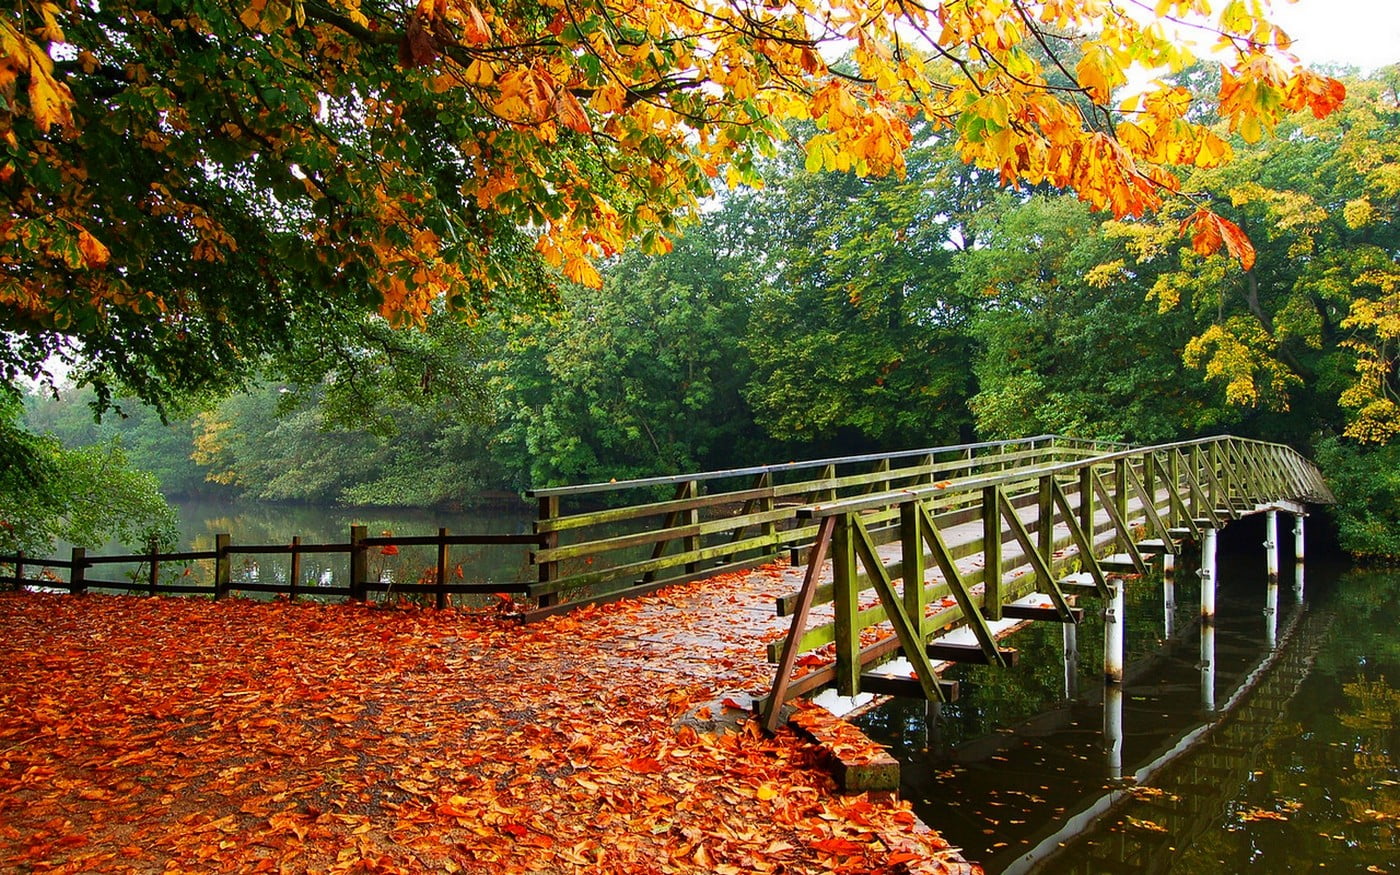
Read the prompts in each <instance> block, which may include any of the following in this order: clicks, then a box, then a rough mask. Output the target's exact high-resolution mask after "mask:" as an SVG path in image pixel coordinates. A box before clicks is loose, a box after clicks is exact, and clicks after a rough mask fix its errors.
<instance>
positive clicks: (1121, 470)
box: [1113, 458, 1132, 553]
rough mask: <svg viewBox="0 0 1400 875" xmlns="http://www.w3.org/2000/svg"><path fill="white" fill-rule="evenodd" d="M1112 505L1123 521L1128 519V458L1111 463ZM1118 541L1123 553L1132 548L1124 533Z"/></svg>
mask: <svg viewBox="0 0 1400 875" xmlns="http://www.w3.org/2000/svg"><path fill="white" fill-rule="evenodd" d="M1113 506H1114V507H1115V508H1117V509H1118V516H1119V518H1120V519H1122V520H1124V521H1125V522H1126V521H1127V519H1128V460H1127V459H1125V458H1120V459H1117V460H1115V461H1114V463H1113ZM1118 541H1119V543H1120V545H1121V548H1122V551H1123V552H1124V553H1127V552H1129V551H1130V550H1132V544H1131V543H1129V538H1128V536H1127V535H1126V534H1120V535H1119V536H1118Z"/></svg>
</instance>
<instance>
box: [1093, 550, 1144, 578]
mask: <svg viewBox="0 0 1400 875" xmlns="http://www.w3.org/2000/svg"><path fill="white" fill-rule="evenodd" d="M1099 567H1100V568H1102V569H1103V570H1104V571H1122V572H1126V573H1129V574H1135V573H1136V572H1137V566H1136V565H1134V564H1133V557H1131V556H1129V555H1128V554H1127V553H1114V554H1113V555H1112V556H1106V557H1104V558H1103V559H1100V560H1099Z"/></svg>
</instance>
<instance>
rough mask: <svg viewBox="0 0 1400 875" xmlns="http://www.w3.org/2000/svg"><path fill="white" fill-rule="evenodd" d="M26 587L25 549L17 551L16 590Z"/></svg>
mask: <svg viewBox="0 0 1400 875" xmlns="http://www.w3.org/2000/svg"><path fill="white" fill-rule="evenodd" d="M22 589H24V551H23V550H20V551H19V552H17V553H15V592H19V591H20V590H22Z"/></svg>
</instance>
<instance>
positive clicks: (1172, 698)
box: [858, 551, 1332, 873]
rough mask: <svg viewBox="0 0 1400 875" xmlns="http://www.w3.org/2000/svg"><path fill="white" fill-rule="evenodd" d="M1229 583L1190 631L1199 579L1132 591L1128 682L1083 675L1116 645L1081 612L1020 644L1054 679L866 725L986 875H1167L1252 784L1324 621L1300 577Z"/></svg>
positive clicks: (978, 692) (878, 717) (895, 708)
mask: <svg viewBox="0 0 1400 875" xmlns="http://www.w3.org/2000/svg"><path fill="white" fill-rule="evenodd" d="M1250 553H1251V554H1253V555H1251V556H1249V557H1248V558H1249V559H1250V560H1251V562H1252V561H1256V560H1257V553H1254V551H1250ZM1224 567H1225V573H1224V574H1222V575H1221V577H1222V579H1223V580H1224V582H1225V585H1224V586H1223V587H1222V592H1221V610H1220V611H1219V612H1218V613H1217V614H1215V617H1214V619H1215V622H1209V621H1207V622H1203V623H1202V622H1197V617H1198V616H1199V614H1197V609H1196V606H1197V600H1198V599H1199V598H1200V597H1201V596H1202V594H1203V593H1204V592H1205V591H1206V590H1207V589H1208V587H1203V586H1202V584H1201V583H1198V582H1197V581H1198V580H1199V578H1198V572H1197V571H1196V570H1195V569H1192V568H1184V569H1182V570H1181V572H1179V573H1175V574H1174V573H1173V571H1174V569H1172V568H1170V567H1169V568H1168V569H1167V571H1166V573H1164V574H1163V575H1162V578H1161V580H1160V585H1159V586H1149V585H1144V584H1147V583H1148V582H1147V581H1143V582H1142V584H1138V585H1136V586H1135V587H1131V588H1127V604H1126V605H1125V606H1123V607H1120V608H1119V611H1118V614H1119V618H1120V619H1121V618H1122V617H1123V614H1124V612H1125V610H1126V615H1127V618H1128V619H1129V620H1130V625H1129V627H1128V634H1127V636H1126V641H1127V650H1128V658H1127V665H1126V672H1125V678H1124V682H1123V683H1121V684H1120V683H1113V682H1111V681H1110V682H1106V683H1100V682H1093V681H1090V680H1088V678H1086V677H1085V671H1087V672H1088V673H1089V677H1093V675H1094V674H1095V673H1096V669H1097V667H1098V665H1099V664H1100V663H1099V660H1100V659H1101V658H1102V656H1103V654H1102V650H1101V648H1103V647H1104V646H1105V642H1104V639H1105V637H1108V638H1109V641H1110V643H1109V645H1108V646H1109V647H1112V644H1111V640H1112V637H1113V636H1103V635H1101V634H1099V630H1098V629H1096V628H1095V625H1096V621H1098V622H1101V620H1098V618H1095V617H1094V615H1093V614H1090V615H1089V616H1087V617H1086V622H1085V623H1084V624H1082V625H1080V626H1078V627H1076V626H1074V625H1065V626H1063V627H1060V628H1056V629H1045V628H1044V627H1042V626H1040V625H1039V624H1037V625H1036V626H1033V627H1031V628H1030V629H1027V630H1026V631H1024V632H1021V633H1017V635H1018V639H1017V640H1016V641H1015V644H1016V645H1017V646H1018V647H1019V648H1020V649H1021V650H1022V652H1023V653H1027V654H1028V655H1029V653H1032V652H1039V653H1040V654H1041V656H1040V658H1033V659H1028V660H1027V662H1030V663H1031V664H1037V663H1040V662H1041V661H1042V660H1047V661H1048V660H1049V659H1051V658H1053V657H1052V656H1051V653H1047V652H1046V651H1051V650H1059V651H1060V653H1059V654H1055V655H1058V656H1059V657H1060V660H1061V661H1062V663H1063V666H1064V669H1063V671H1062V672H1061V671H1058V670H1057V671H1056V673H1055V676H1054V677H1053V678H1052V677H1051V676H1050V675H1049V673H1048V672H1046V673H1041V674H1040V675H1039V676H1038V677H1029V676H1026V675H1025V673H1012V674H1020V675H1021V676H1020V677H1019V678H1018V679H1015V680H1012V681H1010V682H1009V683H1008V681H1007V679H1006V675H1007V673H1005V672H1003V673H1001V674H1000V675H994V674H991V673H989V672H988V671H987V670H986V669H974V668H960V669H957V670H956V671H957V672H958V679H959V681H960V683H961V684H962V688H963V690H964V695H963V698H962V700H960V701H959V702H956V703H951V704H949V703H944V704H939V703H929V704H928V705H927V710H926V711H925V710H924V706H923V705H922V703H920V704H919V705H918V706H917V707H916V706H915V704H914V703H911V702H903V703H901V702H894V703H891V704H890V705H887V706H885V707H884V708H882V709H880V710H879V711H876V712H872V713H871V714H868V715H866V716H865V717H863V718H860V719H859V720H858V722H859V723H860V724H861V726H862V727H863V728H864V729H866V731H867V732H868V733H869V734H871V735H872V736H873V737H876V738H877V739H880V740H882V741H885V742H887V743H890V744H891V746H892V748H893V749H892V752H894V753H895V754H896V756H897V757H899V758H900V759H901V760H903V761H904V775H905V786H904V787H902V788H901V792H902V793H903V794H905V795H906V796H908V797H909V798H911V799H912V800H913V801H914V804H915V806H916V808H918V809H920V812H921V814H922V815H923V816H924V817H925V819H926V820H928V821H929V822H931V823H935V824H937V825H938V827H939V829H940V830H941V831H943V832H944V834H945V836H946V837H947V838H948V839H949V840H950V841H952V842H953V843H954V844H957V845H961V846H962V847H963V848H964V852H965V854H966V855H967V856H968V858H969V859H975V860H978V861H979V862H981V863H982V864H983V865H984V866H985V867H986V871H987V872H989V873H999V872H1007V873H1011V872H1015V873H1027V872H1050V871H1053V872H1057V873H1058V872H1066V873H1103V872H1164V871H1168V870H1169V869H1170V867H1171V865H1172V862H1173V859H1175V858H1177V857H1178V856H1179V851H1180V849H1182V848H1184V847H1185V846H1187V845H1189V844H1190V842H1191V841H1192V840H1193V839H1194V838H1196V837H1197V836H1199V835H1200V834H1201V833H1203V832H1204V831H1206V830H1207V829H1209V828H1211V827H1212V826H1213V825H1214V826H1217V827H1218V825H1219V821H1220V817H1221V811H1222V808H1223V807H1224V806H1225V805H1226V803H1228V801H1229V800H1230V799H1232V798H1233V795H1234V794H1235V793H1236V792H1237V791H1238V789H1239V787H1240V786H1241V785H1243V784H1246V783H1247V782H1249V781H1250V780H1251V776H1252V775H1254V774H1257V772H1256V769H1257V768H1258V767H1259V764H1258V762H1257V753H1258V751H1259V749H1260V746H1261V743H1262V742H1263V741H1264V740H1265V739H1266V738H1267V737H1268V736H1269V735H1270V733H1276V732H1277V731H1278V730H1277V726H1278V724H1279V722H1280V721H1281V719H1283V718H1284V715H1285V711H1286V709H1287V707H1288V704H1289V702H1290V700H1291V699H1292V698H1293V697H1294V695H1295V694H1296V692H1297V690H1298V688H1299V685H1300V684H1301V683H1302V681H1303V680H1304V678H1305V677H1306V676H1307V674H1308V671H1309V669H1310V667H1311V664H1312V661H1313V658H1314V655H1315V653H1316V650H1317V647H1318V642H1319V641H1321V640H1323V639H1324V638H1325V637H1326V633H1327V629H1328V627H1329V626H1330V625H1331V623H1332V614H1331V613H1330V612H1322V613H1317V612H1310V611H1308V610H1307V609H1306V608H1305V606H1304V604H1303V596H1304V576H1303V575H1304V572H1303V565H1302V563H1301V562H1299V563H1297V565H1296V566H1295V567H1293V568H1288V569H1286V577H1285V581H1286V582H1285V583H1284V584H1283V585H1282V590H1283V592H1282V593H1280V588H1281V587H1280V583H1279V579H1278V569H1277V566H1274V567H1272V568H1271V569H1270V570H1271V571H1272V572H1273V573H1272V574H1271V575H1269V576H1268V578H1267V579H1266V581H1265V582H1264V585H1263V586H1259V584H1258V578H1259V575H1258V572H1257V570H1254V571H1252V573H1245V572H1242V571H1241V572H1240V576H1246V577H1249V578H1252V580H1251V582H1250V585H1247V586H1242V585H1238V584H1237V582H1236V572H1237V569H1235V568H1233V567H1232V566H1231V565H1230V564H1229V561H1228V560H1227V564H1226V565H1225V566H1224ZM1241 590H1247V595H1245V596H1244V597H1243V599H1242V597H1241ZM1202 601H1213V599H1210V598H1209V597H1207V599H1204V600H1202ZM1104 613H1109V612H1108V611H1105V612H1104ZM1193 615H1195V616H1193ZM1025 664H1026V663H1025V662H1023V665H1025ZM1081 666H1082V667H1083V668H1084V670H1085V671H1081ZM1052 683H1053V684H1054V685H1055V686H1056V687H1057V688H1056V689H1051V684H1052ZM1091 685H1092V687H1093V689H1087V688H1088V687H1090V686H1091ZM1044 705H1049V708H1048V710H1046V709H1044V708H1043V706H1044ZM1036 712H1039V713H1036ZM1032 714H1033V715H1034V716H1030V715H1032ZM1018 721H1019V723H1018ZM1007 725H1013V726H1014V728H1013V729H1010V730H1006V729H1000V728H998V727H1004V726H1007ZM1178 862H1179V860H1178ZM1222 871H1223V870H1222Z"/></svg>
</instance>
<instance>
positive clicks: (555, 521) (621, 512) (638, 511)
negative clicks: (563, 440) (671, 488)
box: [535, 487, 773, 534]
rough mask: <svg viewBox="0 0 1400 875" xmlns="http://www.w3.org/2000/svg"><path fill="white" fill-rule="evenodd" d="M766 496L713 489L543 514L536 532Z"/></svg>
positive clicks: (766, 491)
mask: <svg viewBox="0 0 1400 875" xmlns="http://www.w3.org/2000/svg"><path fill="white" fill-rule="evenodd" d="M763 498H768V499H771V498H773V490H772V489H771V488H767V487H757V488H749V489H739V490H735V491H733V492H711V493H706V494H705V495H701V496H698V497H696V498H686V499H674V498H669V499H666V500H665V501H653V502H647V503H644V504H629V505H627V506H626V507H613V508H607V509H605V510H592V511H584V512H582V513H575V514H569V515H568V516H558V515H555V516H552V517H541V518H540V519H537V520H536V521H535V531H536V532H539V533H540V534H545V533H546V532H565V531H568V530H570V529H580V528H585V527H587V526H600V525H606V524H608V523H620V522H626V521H627V520H634V519H641V518H644V517H649V516H662V515H664V514H667V513H670V512H672V511H674V510H677V509H683V508H689V507H696V508H701V507H715V506H717V505H723V504H738V503H739V502H743V501H752V500H755V499H763Z"/></svg>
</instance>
